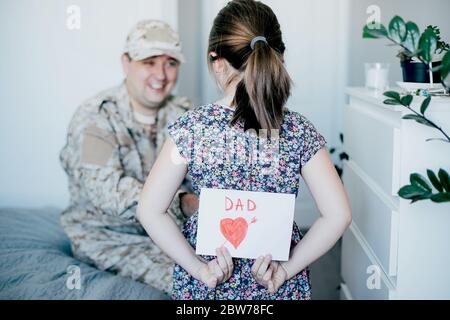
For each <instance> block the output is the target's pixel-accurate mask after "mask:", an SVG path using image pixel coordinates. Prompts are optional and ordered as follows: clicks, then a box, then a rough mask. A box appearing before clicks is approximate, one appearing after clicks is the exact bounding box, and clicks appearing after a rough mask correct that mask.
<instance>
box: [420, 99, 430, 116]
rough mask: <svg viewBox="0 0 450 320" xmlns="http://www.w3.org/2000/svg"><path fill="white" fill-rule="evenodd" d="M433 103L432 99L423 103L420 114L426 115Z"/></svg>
mask: <svg viewBox="0 0 450 320" xmlns="http://www.w3.org/2000/svg"><path fill="white" fill-rule="evenodd" d="M430 102H431V97H428V98H426V99H425V100H424V101H423V102H422V106H421V107H420V113H421V114H423V115H425V112H426V111H427V109H428V107H429V105H430Z"/></svg>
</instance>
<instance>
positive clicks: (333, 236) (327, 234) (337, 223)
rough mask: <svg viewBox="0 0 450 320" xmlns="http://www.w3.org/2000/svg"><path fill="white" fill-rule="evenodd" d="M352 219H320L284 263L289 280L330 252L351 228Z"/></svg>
mask: <svg viewBox="0 0 450 320" xmlns="http://www.w3.org/2000/svg"><path fill="white" fill-rule="evenodd" d="M349 220H350V219H344V218H342V219H337V218H334V219H332V218H330V217H320V218H319V219H317V220H316V222H315V223H314V224H313V225H312V227H311V228H310V229H309V231H308V233H307V234H306V235H305V237H304V238H303V239H302V240H301V241H300V243H298V244H297V246H296V247H295V248H294V249H293V251H292V253H291V257H290V259H289V261H288V262H285V263H283V267H285V269H286V271H287V273H288V278H289V279H290V278H292V277H293V276H295V275H296V274H298V273H300V272H301V271H302V270H303V269H305V268H306V267H307V266H309V265H310V264H312V263H313V262H314V261H316V260H317V259H319V258H320V257H321V256H323V255H324V254H325V253H326V252H328V250H330V249H331V248H332V247H333V246H334V245H335V244H336V242H337V241H338V240H339V238H340V237H341V236H342V235H343V233H344V232H345V230H346V229H347V227H348V226H349V224H350V222H351V221H349Z"/></svg>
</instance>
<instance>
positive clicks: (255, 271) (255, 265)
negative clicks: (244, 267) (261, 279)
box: [252, 256, 264, 279]
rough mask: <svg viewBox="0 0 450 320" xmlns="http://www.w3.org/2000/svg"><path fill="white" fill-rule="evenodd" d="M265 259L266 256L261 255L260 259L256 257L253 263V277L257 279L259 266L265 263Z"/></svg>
mask: <svg viewBox="0 0 450 320" xmlns="http://www.w3.org/2000/svg"><path fill="white" fill-rule="evenodd" d="M263 261H264V257H263V256H261V257H259V258H258V259H256V260H255V262H254V263H253V266H252V275H253V278H255V279H256V277H257V275H258V270H259V267H260V266H261V264H262V263H263Z"/></svg>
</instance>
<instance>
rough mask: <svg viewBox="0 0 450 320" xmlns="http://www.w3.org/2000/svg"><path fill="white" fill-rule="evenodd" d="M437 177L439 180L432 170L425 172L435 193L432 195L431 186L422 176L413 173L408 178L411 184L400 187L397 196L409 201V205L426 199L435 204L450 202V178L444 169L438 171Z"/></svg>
mask: <svg viewBox="0 0 450 320" xmlns="http://www.w3.org/2000/svg"><path fill="white" fill-rule="evenodd" d="M438 175H439V179H438V177H437V176H436V174H435V173H434V172H433V171H432V170H429V169H428V170H427V176H428V178H429V179H430V181H431V184H432V185H433V187H435V188H436V190H437V191H438V192H437V193H433V188H432V186H431V185H430V183H429V182H428V181H427V179H426V178H425V177H424V176H422V175H421V174H419V173H413V174H411V176H410V178H409V180H410V182H411V184H410V185H407V186H404V187H402V188H401V189H400V190H399V191H398V195H399V196H400V197H401V198H403V199H407V200H411V203H414V202H417V201H422V200H428V199H429V200H431V201H433V202H436V203H442V202H450V190H449V189H450V177H449V175H448V173H447V172H446V171H445V170H444V169H440V170H439V173H438Z"/></svg>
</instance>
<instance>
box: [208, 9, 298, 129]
mask: <svg viewBox="0 0 450 320" xmlns="http://www.w3.org/2000/svg"><path fill="white" fill-rule="evenodd" d="M285 49H286V48H285V45H284V43H283V39H282V34H281V30H280V24H279V23H278V19H277V17H276V16H275V14H274V13H273V11H272V9H270V7H268V6H267V5H265V4H263V3H261V2H258V1H254V0H233V1H230V2H229V3H228V4H227V5H226V6H225V7H224V8H223V9H222V10H221V11H220V12H219V14H218V15H217V17H216V19H215V20H214V23H213V27H212V29H211V33H210V37H209V45H208V54H209V53H211V52H215V53H216V54H217V56H218V57H219V58H224V59H226V60H227V61H228V62H229V63H230V64H231V65H232V66H233V68H234V69H235V70H237V72H239V76H240V77H241V79H242V80H241V81H240V82H239V84H238V85H237V88H236V93H235V97H234V105H235V107H236V111H235V114H234V117H233V119H232V121H231V122H232V123H236V122H237V121H239V120H241V121H243V122H244V125H245V129H246V130H247V129H267V130H270V129H280V127H281V124H282V120H283V108H284V105H285V104H286V102H287V100H288V98H289V96H290V92H291V79H290V77H289V74H288V73H287V71H286V69H285V67H284V63H283V61H284V59H283V54H284V51H285ZM210 63H213V62H212V60H210Z"/></svg>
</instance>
